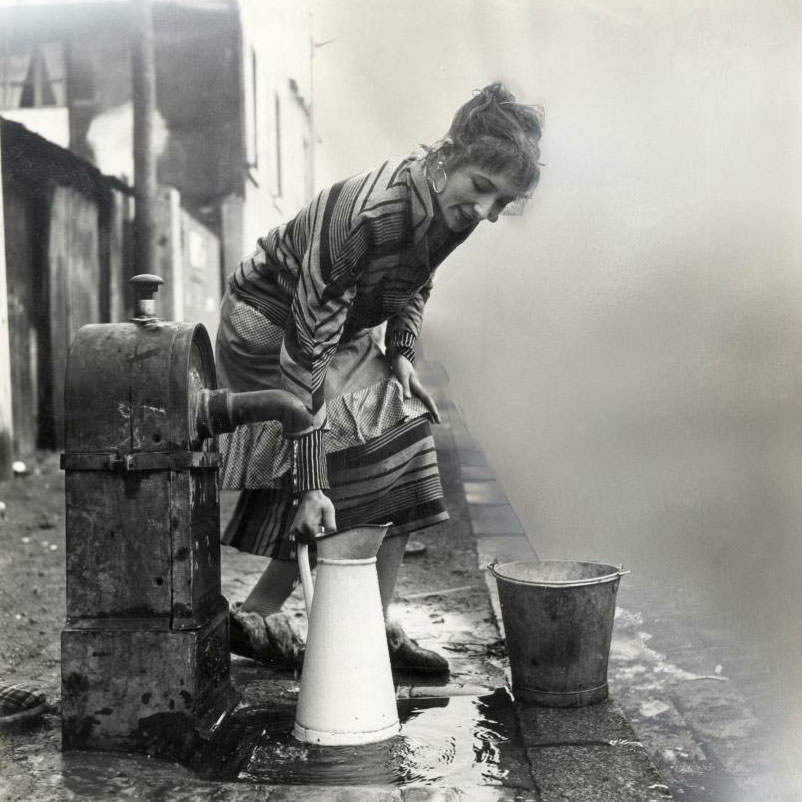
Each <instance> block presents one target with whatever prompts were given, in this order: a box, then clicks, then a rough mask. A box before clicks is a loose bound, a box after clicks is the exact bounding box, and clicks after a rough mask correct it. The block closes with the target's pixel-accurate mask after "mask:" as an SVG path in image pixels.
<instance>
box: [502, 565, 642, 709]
mask: <svg viewBox="0 0 802 802" xmlns="http://www.w3.org/2000/svg"><path fill="white" fill-rule="evenodd" d="M488 568H489V569H490V571H491V572H492V573H493V575H494V576H495V577H496V583H497V585H498V594H499V601H500V602H501V615H502V619H503V621H504V629H505V632H506V638H507V653H508V654H509V658H510V672H511V674H512V690H513V693H514V695H515V698H516V699H520V700H521V701H524V702H535V703H536V704H539V705H545V706H546V707H583V706H584V705H590V704H595V703H596V702H601V701H603V700H604V699H606V698H607V660H608V658H609V655H610V641H611V640H612V635H613V619H614V617H615V597H616V593H617V591H618V583H619V581H620V579H621V576H622V575H623V574H627V573H629V571H624V570H622V569H621V568H616V567H615V566H612V565H604V564H603V563H595V562H574V561H572V560H544V561H542V562H508V563H493V564H492V565H489V566H488Z"/></svg>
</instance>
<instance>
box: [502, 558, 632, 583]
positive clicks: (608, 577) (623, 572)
mask: <svg viewBox="0 0 802 802" xmlns="http://www.w3.org/2000/svg"><path fill="white" fill-rule="evenodd" d="M498 563H499V561H498V559H495V560H493V562H491V563H488V564H487V569H488V570H489V571H490V573H491V574H493V576H495V577H500V575H499V574H498V573H496V570H495V568H496V566H497V565H498ZM631 573H632V571H630V570H629V568H624V566H623V565H619V566H618V570H617V571H616V572H615V573H614V574H605V575H604V576H593V577H588V578H587V579H539V580H537V581H536V582H532V581H529V582H526V581H523V580H519V579H513V578H512V577H509V576H501V577H500V578H501V579H503V580H505V581H506V582H512V583H513V584H516V585H544V586H547V587H569V586H570V587H580V586H584V585H600V584H601V583H602V582H609V581H610V580H611V578H612V577H616V578H617V579H621V577H622V576H626V575H627V574H631Z"/></svg>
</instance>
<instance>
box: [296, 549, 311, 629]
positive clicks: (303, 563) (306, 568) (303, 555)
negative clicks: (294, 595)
mask: <svg viewBox="0 0 802 802" xmlns="http://www.w3.org/2000/svg"><path fill="white" fill-rule="evenodd" d="M297 556H298V573H300V575H301V585H302V586H303V589H304V601H305V603H306V614H307V616H308V615H309V614H310V613H311V612H312V597H313V596H314V595H315V586H314V584H313V582H312V568H311V566H310V565H309V544H308V543H298V544H297Z"/></svg>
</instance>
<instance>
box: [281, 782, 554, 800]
mask: <svg viewBox="0 0 802 802" xmlns="http://www.w3.org/2000/svg"><path fill="white" fill-rule="evenodd" d="M401 798H402V800H403V802H538V797H537V796H536V794H535V792H534V791H522V790H520V789H518V788H499V787H495V786H488V785H482V786H478V787H477V786H474V787H473V788H471V789H466V788H447V787H442V788H440V787H428V788H416V787H409V788H405V789H404V790H403V793H402V796H401ZM271 799H272V798H271Z"/></svg>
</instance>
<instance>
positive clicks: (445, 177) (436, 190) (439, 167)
mask: <svg viewBox="0 0 802 802" xmlns="http://www.w3.org/2000/svg"><path fill="white" fill-rule="evenodd" d="M438 170H439V171H440V175H442V177H443V185H442V186H441V187H438V186H437V179H438V178H439V177H440V176H438V172H437V171H438ZM447 183H448V173H447V172H446V170H445V168H444V167H443V162H437V166H436V167H435V168H434V175H433V176H432V192H434V194H435V195H439V194H440V193H441V192H442V191H443V190H444V189H445V188H446V184H447Z"/></svg>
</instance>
